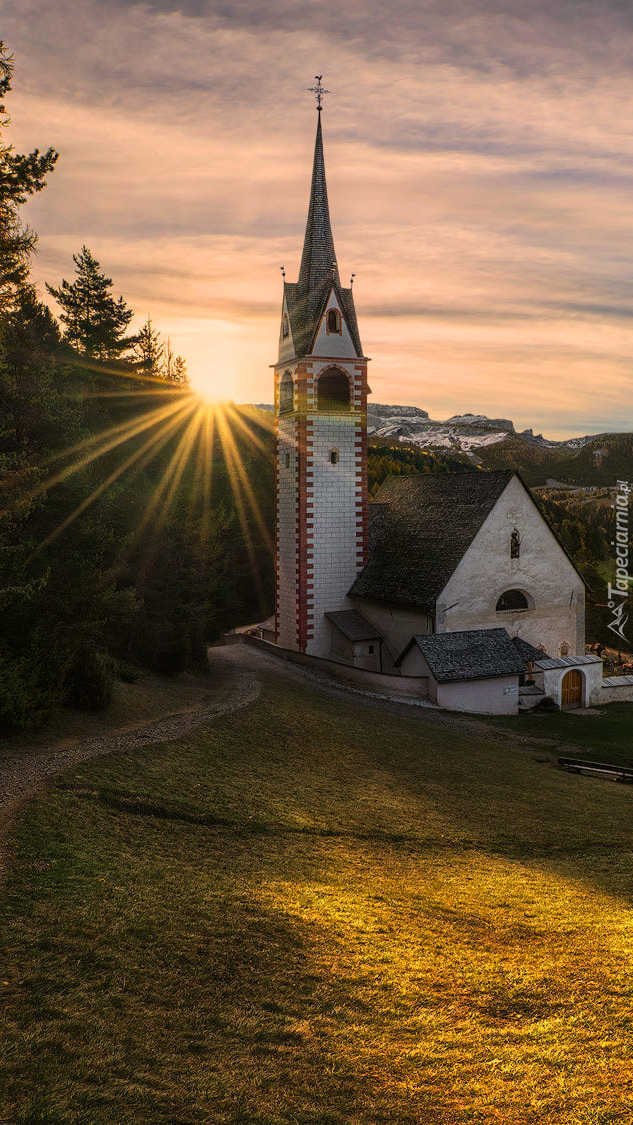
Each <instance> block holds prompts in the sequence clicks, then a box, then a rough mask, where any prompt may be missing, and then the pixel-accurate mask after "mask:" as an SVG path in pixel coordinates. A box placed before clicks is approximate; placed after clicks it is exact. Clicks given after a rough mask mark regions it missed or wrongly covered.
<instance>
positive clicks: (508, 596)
mask: <svg viewBox="0 0 633 1125" xmlns="http://www.w3.org/2000/svg"><path fill="white" fill-rule="evenodd" d="M521 609H529V605H528V600H527V598H526V596H525V594H524V593H523V591H522V590H506V591H505V592H504V593H503V594H502V595H501V597H500V598H499V601H498V602H497V613H507V612H512V610H521Z"/></svg>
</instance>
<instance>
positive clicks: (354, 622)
mask: <svg viewBox="0 0 633 1125" xmlns="http://www.w3.org/2000/svg"><path fill="white" fill-rule="evenodd" d="M325 616H326V617H327V619H328V621H331V622H332V624H333V625H334V626H335V628H337V629H338V630H339V632H341V633H342V634H343V636H344V637H347V639H348V641H378V640H380V639H381V638H382V633H381V632H380V631H379V630H378V629H377V628H376V626H375V625H372V624H371V623H370V622H369V621H367V620H366V618H364V617H363V615H362V613H359V612H358V611H357V610H355V609H342V610H339V611H338V612H337V613H326V615H325Z"/></svg>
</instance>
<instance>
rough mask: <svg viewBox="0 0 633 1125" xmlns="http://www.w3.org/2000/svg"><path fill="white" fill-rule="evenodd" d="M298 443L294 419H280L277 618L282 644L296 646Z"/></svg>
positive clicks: (278, 445) (280, 642)
mask: <svg viewBox="0 0 633 1125" xmlns="http://www.w3.org/2000/svg"><path fill="white" fill-rule="evenodd" d="M296 446H297V443H296V422H295V419H294V417H288V418H284V417H281V418H280V419H279V431H278V443H277V560H276V565H277V615H278V621H279V637H278V641H279V644H280V645H281V646H282V647H283V648H296V645H297V539H296V531H295V525H296V520H297V447H296Z"/></svg>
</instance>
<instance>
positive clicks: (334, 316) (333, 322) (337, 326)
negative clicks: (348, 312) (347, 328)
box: [327, 309, 343, 336]
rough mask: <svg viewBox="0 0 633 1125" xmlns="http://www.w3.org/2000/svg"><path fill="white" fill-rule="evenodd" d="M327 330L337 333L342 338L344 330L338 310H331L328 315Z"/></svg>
mask: <svg viewBox="0 0 633 1125" xmlns="http://www.w3.org/2000/svg"><path fill="white" fill-rule="evenodd" d="M327 330H328V332H336V333H338V335H339V336H340V335H341V333H342V331H343V328H342V324H341V314H340V312H339V311H338V309H329V310H328V314H327Z"/></svg>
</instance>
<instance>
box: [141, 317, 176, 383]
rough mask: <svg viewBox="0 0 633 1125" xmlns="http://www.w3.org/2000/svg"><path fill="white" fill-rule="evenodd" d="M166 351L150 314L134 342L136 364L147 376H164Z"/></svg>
mask: <svg viewBox="0 0 633 1125" xmlns="http://www.w3.org/2000/svg"><path fill="white" fill-rule="evenodd" d="M168 351H169V347H168ZM164 352H165V349H164V347H163V345H162V344H161V342H160V333H159V332H156V331H154V329H153V327H152V321H151V319H150V317H149V316H148V318H147V320H146V321H145V324H144V325H143V327H142V328H141V330H140V332H139V334H138V336H137V337H136V343H135V344H134V355H135V357H136V366H137V368H138V370H139V371H140V373H141V374H142V375H144V376H146V377H147V378H152V379H160V378H162V377H163V376H164V374H165V368H164V364H163V356H164Z"/></svg>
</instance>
